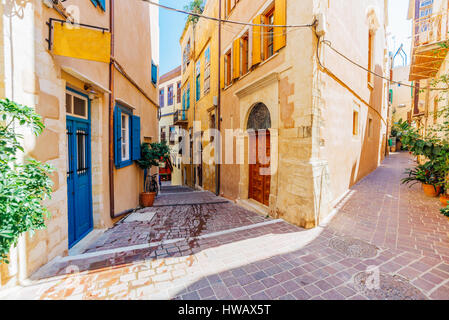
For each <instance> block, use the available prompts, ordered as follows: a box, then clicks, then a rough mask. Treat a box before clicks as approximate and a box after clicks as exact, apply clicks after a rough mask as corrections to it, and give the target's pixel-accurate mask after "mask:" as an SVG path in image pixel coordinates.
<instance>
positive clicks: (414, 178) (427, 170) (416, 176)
mask: <svg viewBox="0 0 449 320" xmlns="http://www.w3.org/2000/svg"><path fill="white" fill-rule="evenodd" d="M405 173H406V174H407V177H406V178H404V179H402V183H403V184H410V187H411V186H413V185H415V184H417V183H424V184H428V185H431V186H434V187H435V188H437V187H439V186H441V185H442V184H443V183H444V178H443V177H441V176H440V175H439V172H438V170H437V169H435V167H434V165H433V163H432V162H430V161H429V162H427V163H426V164H423V165H419V166H417V167H416V168H413V169H407V170H406V172H405Z"/></svg>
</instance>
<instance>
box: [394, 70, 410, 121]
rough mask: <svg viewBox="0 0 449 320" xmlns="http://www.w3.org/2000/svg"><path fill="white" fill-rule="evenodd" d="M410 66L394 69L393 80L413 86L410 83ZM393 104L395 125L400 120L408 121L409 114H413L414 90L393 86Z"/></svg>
mask: <svg viewBox="0 0 449 320" xmlns="http://www.w3.org/2000/svg"><path fill="white" fill-rule="evenodd" d="M409 75H410V66H406V67H396V68H394V69H393V80H394V81H398V82H401V83H403V84H406V85H411V82H410V81H408V79H409ZM391 89H392V90H393V103H392V105H391V111H392V119H393V123H394V122H397V121H399V120H400V119H402V120H404V121H406V120H407V113H408V112H413V106H412V103H413V89H412V88H410V87H407V86H402V85H399V84H392V85H391Z"/></svg>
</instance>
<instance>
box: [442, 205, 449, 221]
mask: <svg viewBox="0 0 449 320" xmlns="http://www.w3.org/2000/svg"><path fill="white" fill-rule="evenodd" d="M440 212H441V214H442V215H443V216H445V217H448V218H449V206H447V207H445V208H442V209H440Z"/></svg>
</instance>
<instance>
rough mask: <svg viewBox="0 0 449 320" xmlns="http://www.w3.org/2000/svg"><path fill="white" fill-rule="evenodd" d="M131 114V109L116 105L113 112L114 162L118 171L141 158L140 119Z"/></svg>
mask: <svg viewBox="0 0 449 320" xmlns="http://www.w3.org/2000/svg"><path fill="white" fill-rule="evenodd" d="M132 113H133V111H132V109H129V108H127V107H124V106H121V105H118V104H117V105H116V107H115V110H114V139H115V143H114V149H115V157H114V158H115V159H114V160H115V166H116V168H118V169H120V168H124V167H127V166H130V165H132V164H133V161H134V160H139V159H140V157H141V154H140V146H141V143H140V141H141V132H140V117H138V116H135V115H133V114H132Z"/></svg>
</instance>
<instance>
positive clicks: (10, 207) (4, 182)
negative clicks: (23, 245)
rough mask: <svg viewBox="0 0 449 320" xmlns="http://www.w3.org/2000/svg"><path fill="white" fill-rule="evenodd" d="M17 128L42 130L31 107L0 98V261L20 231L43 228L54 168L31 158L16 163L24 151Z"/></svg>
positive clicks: (36, 133)
mask: <svg viewBox="0 0 449 320" xmlns="http://www.w3.org/2000/svg"><path fill="white" fill-rule="evenodd" d="M19 127H29V128H30V129H31V130H32V132H33V133H34V134H35V135H36V136H38V135H40V134H41V133H42V131H43V130H44V124H43V123H42V119H41V117H40V116H39V115H38V114H36V113H35V112H34V110H33V109H31V108H29V107H27V106H22V105H19V104H17V103H15V102H13V101H10V100H8V99H1V100H0V262H5V263H9V261H8V253H9V251H10V249H11V247H12V246H16V245H17V241H18V239H19V237H20V235H22V234H23V233H25V232H27V231H30V232H33V231H34V230H38V229H43V228H45V218H46V217H48V216H49V212H48V210H47V208H45V207H44V206H43V204H42V201H43V200H45V199H47V198H50V197H51V192H52V187H53V182H52V181H51V179H50V174H51V172H52V171H53V168H52V167H51V166H50V165H48V164H43V163H40V162H38V161H36V160H33V159H25V161H24V162H23V163H20V162H19V158H18V156H19V154H20V153H23V152H24V149H23V146H22V142H23V138H24V137H23V135H21V134H18V133H17V131H18V130H17V129H19Z"/></svg>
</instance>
